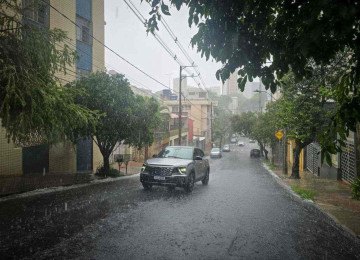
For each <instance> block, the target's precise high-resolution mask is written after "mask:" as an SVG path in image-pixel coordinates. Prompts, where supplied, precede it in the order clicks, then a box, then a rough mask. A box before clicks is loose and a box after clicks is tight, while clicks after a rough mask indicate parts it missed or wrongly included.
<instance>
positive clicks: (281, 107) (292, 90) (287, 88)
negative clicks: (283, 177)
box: [275, 74, 336, 178]
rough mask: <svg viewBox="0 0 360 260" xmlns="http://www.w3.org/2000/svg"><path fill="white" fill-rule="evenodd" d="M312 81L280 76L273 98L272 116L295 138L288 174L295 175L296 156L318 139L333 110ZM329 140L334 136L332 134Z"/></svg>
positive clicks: (297, 172) (290, 75)
mask: <svg viewBox="0 0 360 260" xmlns="http://www.w3.org/2000/svg"><path fill="white" fill-rule="evenodd" d="M312 83H313V82H311V81H310V82H308V81H303V82H301V83H296V81H295V79H294V77H293V75H292V74H288V75H287V76H286V77H285V78H284V79H283V91H282V92H283V97H282V98H281V99H280V100H278V101H277V102H276V111H275V114H276V118H277V119H278V124H279V126H280V127H281V128H282V129H285V131H286V135H287V137H288V138H291V139H293V140H294V142H295V147H294V148H293V155H294V162H293V166H292V173H291V177H293V178H300V176H299V156H300V152H301V150H302V149H303V148H304V147H306V146H307V145H308V144H310V143H312V142H314V141H316V140H319V137H320V136H321V135H322V134H323V133H324V132H325V131H326V129H327V126H328V124H329V122H330V119H331V116H333V114H334V113H335V109H334V104H333V105H331V104H329V103H328V102H326V101H325V100H323V99H322V98H321V91H320V87H319V85H317V84H312ZM332 138H333V141H334V140H335V138H336V136H333V137H332Z"/></svg>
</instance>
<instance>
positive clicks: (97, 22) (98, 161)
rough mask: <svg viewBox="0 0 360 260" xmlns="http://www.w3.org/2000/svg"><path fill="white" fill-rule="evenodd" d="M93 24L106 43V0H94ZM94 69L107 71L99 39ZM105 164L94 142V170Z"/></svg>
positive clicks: (95, 42)
mask: <svg viewBox="0 0 360 260" xmlns="http://www.w3.org/2000/svg"><path fill="white" fill-rule="evenodd" d="M92 22H93V23H92V24H93V28H92V29H93V35H94V36H95V38H96V39H98V40H100V41H101V42H102V43H105V28H104V27H105V17H104V1H99V0H93V1H92ZM92 46H93V49H92V53H93V57H92V63H93V67H92V69H93V71H101V70H102V71H105V48H104V46H103V45H101V44H100V43H99V42H97V41H93V45H92ZM102 164H103V157H102V155H101V152H100V150H99V147H98V146H97V145H96V143H95V142H93V171H94V172H95V171H96V169H97V167H99V166H100V165H102Z"/></svg>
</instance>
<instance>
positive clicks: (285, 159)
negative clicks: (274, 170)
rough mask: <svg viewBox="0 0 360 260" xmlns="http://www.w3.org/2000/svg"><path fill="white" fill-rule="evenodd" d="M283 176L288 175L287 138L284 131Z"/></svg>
mask: <svg viewBox="0 0 360 260" xmlns="http://www.w3.org/2000/svg"><path fill="white" fill-rule="evenodd" d="M283 149H284V152H283V158H282V159H283V174H284V175H288V165H287V137H286V131H285V135H284V138H283Z"/></svg>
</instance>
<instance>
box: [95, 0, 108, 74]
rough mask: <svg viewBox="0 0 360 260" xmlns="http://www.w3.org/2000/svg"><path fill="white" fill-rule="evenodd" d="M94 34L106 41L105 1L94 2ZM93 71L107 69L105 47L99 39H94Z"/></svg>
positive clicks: (97, 0) (96, 0)
mask: <svg viewBox="0 0 360 260" xmlns="http://www.w3.org/2000/svg"><path fill="white" fill-rule="evenodd" d="M92 21H93V35H94V36H95V37H96V39H99V40H100V41H101V42H103V43H105V16H104V1H103V0H102V1H99V0H93V2H92ZM93 64H94V66H93V71H97V70H102V71H105V48H104V46H103V45H101V44H100V43H99V42H97V41H93Z"/></svg>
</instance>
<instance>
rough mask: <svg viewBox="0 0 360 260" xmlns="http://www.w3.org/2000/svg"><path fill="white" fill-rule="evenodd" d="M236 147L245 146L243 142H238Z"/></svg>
mask: <svg viewBox="0 0 360 260" xmlns="http://www.w3.org/2000/svg"><path fill="white" fill-rule="evenodd" d="M237 145H238V146H245V143H244V142H238V143H237Z"/></svg>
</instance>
